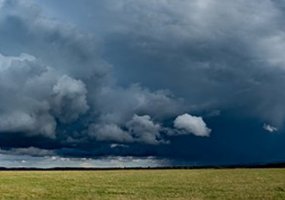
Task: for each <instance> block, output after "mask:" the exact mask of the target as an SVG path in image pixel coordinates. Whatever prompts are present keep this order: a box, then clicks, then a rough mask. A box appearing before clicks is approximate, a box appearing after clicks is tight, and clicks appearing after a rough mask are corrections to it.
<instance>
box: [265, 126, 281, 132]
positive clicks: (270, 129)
mask: <svg viewBox="0 0 285 200" xmlns="http://www.w3.org/2000/svg"><path fill="white" fill-rule="evenodd" d="M263 129H264V130H266V131H268V132H270V133H274V132H277V131H278V128H276V127H274V126H272V125H270V124H263Z"/></svg>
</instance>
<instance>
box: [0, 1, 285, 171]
mask: <svg viewBox="0 0 285 200" xmlns="http://www.w3.org/2000/svg"><path fill="white" fill-rule="evenodd" d="M284 24H285V2H284V1H283V0H251V1H246V0H180V1H172V0H144V1H138V0H104V1H102V0H73V1H70V0H60V1H58V0H48V1H45V0H0V94H1V96H0V149H1V150H0V156H1V160H0V166H8V167H18V166H25V167H29V166H33V167H34V166H36V167H44V166H83V167H84V166H94V167H96V166H98V167H104V166H106V167H110V166H114V167H116V166H163V165H180V164H186V165H205V164H250V163H264V162H281V161H285V150H284V142H285V131H284V123H285V88H284V85H285V56H284V52H285V27H284ZM47 163H49V164H47Z"/></svg>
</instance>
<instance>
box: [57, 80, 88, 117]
mask: <svg viewBox="0 0 285 200" xmlns="http://www.w3.org/2000/svg"><path fill="white" fill-rule="evenodd" d="M86 94H87V90H86V88H85V85H84V83H83V82H82V81H80V80H74V79H72V78H70V77H68V76H66V75H64V76H62V77H61V78H60V79H59V80H58V82H57V83H56V84H55V85H54V86H53V88H52V101H53V102H52V110H53V111H54V113H55V115H56V116H57V117H58V119H59V120H61V121H63V122H70V121H73V120H76V119H77V118H78V116H79V115H80V114H84V113H85V112H86V111H87V110H88V109H89V106H88V105H87V100H86Z"/></svg>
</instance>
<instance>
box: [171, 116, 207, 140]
mask: <svg viewBox="0 0 285 200" xmlns="http://www.w3.org/2000/svg"><path fill="white" fill-rule="evenodd" d="M174 126H175V128H178V129H182V130H184V131H186V132H188V133H192V134H193V135H196V136H200V137H205V136H206V137H207V136H210V133H211V129H209V128H208V127H207V125H206V123H205V122H204V120H203V118H202V117H196V116H192V115H189V114H183V115H180V116H178V117H177V118H176V119H175V120H174Z"/></svg>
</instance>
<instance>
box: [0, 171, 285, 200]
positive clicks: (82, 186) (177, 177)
mask: <svg viewBox="0 0 285 200" xmlns="http://www.w3.org/2000/svg"><path fill="white" fill-rule="evenodd" d="M0 199H21V200H24V199H29V200H30V199H40V200H49V199H66V200H73V199H83V200H85V199H90V200H91V199H92V200H94V199H117V200H118V199H122V200H131V199H133V200H139V199H151V200H158V199H163V200H167V199H176V200H186V199H187V200H189V199H190V200H191V199H193V200H202V199H217V200H223V199H233V200H235V199H236V200H246V199H250V200H254V199H265V200H270V199H272V200H273V199H274V200H278V199H280V200H281V199H285V169H225V170H208V169H205V170H125V171H10V172H8V171H3V172H0Z"/></svg>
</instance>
